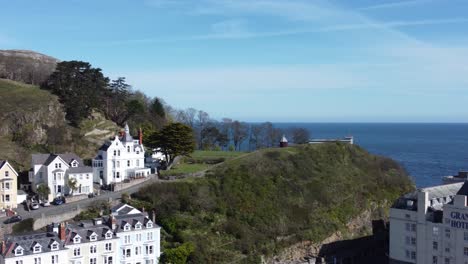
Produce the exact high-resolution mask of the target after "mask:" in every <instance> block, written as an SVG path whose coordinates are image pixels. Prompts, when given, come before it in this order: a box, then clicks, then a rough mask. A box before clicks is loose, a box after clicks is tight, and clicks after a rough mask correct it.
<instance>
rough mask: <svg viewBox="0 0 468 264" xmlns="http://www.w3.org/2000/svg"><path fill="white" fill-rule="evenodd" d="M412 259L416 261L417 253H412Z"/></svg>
mask: <svg viewBox="0 0 468 264" xmlns="http://www.w3.org/2000/svg"><path fill="white" fill-rule="evenodd" d="M411 259H416V251H411Z"/></svg>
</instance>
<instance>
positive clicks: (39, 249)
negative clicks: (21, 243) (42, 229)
mask: <svg viewBox="0 0 468 264" xmlns="http://www.w3.org/2000/svg"><path fill="white" fill-rule="evenodd" d="M39 252H41V246H40V245H36V246H34V248H33V253H39Z"/></svg>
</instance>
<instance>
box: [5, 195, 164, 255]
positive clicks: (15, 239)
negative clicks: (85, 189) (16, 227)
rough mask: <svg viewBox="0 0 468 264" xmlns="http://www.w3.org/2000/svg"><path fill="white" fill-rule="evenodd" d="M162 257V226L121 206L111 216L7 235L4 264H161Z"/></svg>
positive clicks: (132, 209)
mask: <svg viewBox="0 0 468 264" xmlns="http://www.w3.org/2000/svg"><path fill="white" fill-rule="evenodd" d="M153 218H154V214H153ZM160 255H161V254H160V227H159V226H157V225H156V224H155V223H154V220H151V219H150V218H149V217H148V214H147V213H144V212H141V211H139V210H137V209H135V208H134V207H131V206H128V205H126V204H121V205H118V206H117V207H114V208H113V213H112V215H110V216H106V217H101V218H96V219H93V220H86V221H81V222H79V223H76V224H65V223H61V224H58V225H57V224H51V225H49V226H48V228H47V232H35V233H31V234H26V235H16V236H12V235H7V236H6V238H5V241H3V242H1V250H0V264H157V263H158V262H159V257H160Z"/></svg>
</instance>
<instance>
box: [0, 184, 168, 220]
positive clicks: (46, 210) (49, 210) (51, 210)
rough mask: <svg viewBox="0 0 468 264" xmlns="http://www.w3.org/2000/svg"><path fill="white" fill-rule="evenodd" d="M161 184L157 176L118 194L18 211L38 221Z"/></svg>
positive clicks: (107, 193)
mask: <svg viewBox="0 0 468 264" xmlns="http://www.w3.org/2000/svg"><path fill="white" fill-rule="evenodd" d="M160 182H167V181H165V180H159V179H158V178H157V177H156V176H155V175H152V176H151V178H150V179H148V180H147V181H144V182H142V183H139V184H136V185H134V186H131V187H129V188H126V189H123V190H120V191H116V192H109V191H107V192H104V193H102V192H101V195H99V196H96V197H93V198H88V199H83V200H79V201H75V202H69V203H65V204H62V205H51V206H50V207H42V206H41V207H39V209H37V210H31V211H27V210H25V208H24V206H23V205H19V206H18V208H17V209H16V211H17V212H18V214H19V215H20V216H21V217H22V218H23V219H27V218H34V219H37V218H40V217H41V216H42V214H45V215H53V214H60V213H61V212H63V211H71V210H75V209H76V207H77V205H79V206H80V207H81V208H87V207H89V206H90V205H92V204H94V203H96V202H100V201H108V200H109V198H112V199H118V198H120V197H121V196H122V193H128V194H133V193H136V192H138V190H139V189H140V188H141V187H143V186H145V185H148V184H152V183H160ZM6 218H7V217H2V218H1V219H0V221H1V223H2V224H3V221H4V220H5V219H6Z"/></svg>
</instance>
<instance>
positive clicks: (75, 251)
mask: <svg viewBox="0 0 468 264" xmlns="http://www.w3.org/2000/svg"><path fill="white" fill-rule="evenodd" d="M73 256H75V257H78V256H81V250H80V248H75V249H74V250H73Z"/></svg>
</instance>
